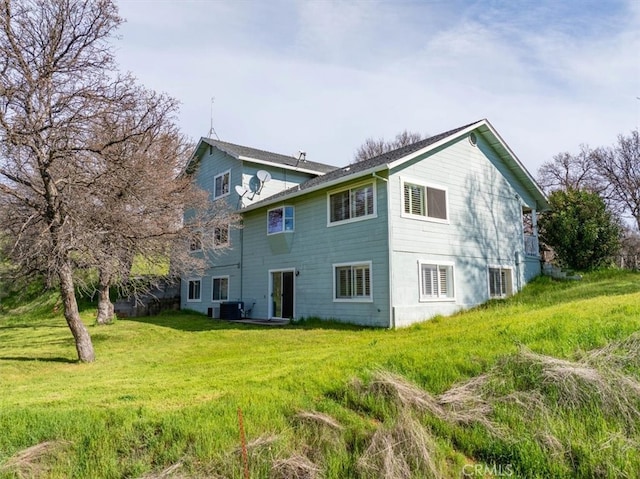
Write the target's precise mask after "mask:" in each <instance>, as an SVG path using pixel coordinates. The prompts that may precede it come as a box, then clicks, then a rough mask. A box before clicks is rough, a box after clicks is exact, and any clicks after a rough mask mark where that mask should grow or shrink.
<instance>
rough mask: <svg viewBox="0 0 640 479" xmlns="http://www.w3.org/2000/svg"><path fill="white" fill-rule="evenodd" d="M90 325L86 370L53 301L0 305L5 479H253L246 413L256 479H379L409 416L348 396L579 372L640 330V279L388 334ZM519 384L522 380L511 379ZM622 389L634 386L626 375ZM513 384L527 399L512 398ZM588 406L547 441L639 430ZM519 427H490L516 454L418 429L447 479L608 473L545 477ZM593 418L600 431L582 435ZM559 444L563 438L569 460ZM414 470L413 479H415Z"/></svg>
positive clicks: (594, 278)
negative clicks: (571, 363) (559, 369)
mask: <svg viewBox="0 0 640 479" xmlns="http://www.w3.org/2000/svg"><path fill="white" fill-rule="evenodd" d="M94 313H95V312H94V310H93V309H92V308H91V306H90V305H86V307H85V309H84V310H83V312H82V314H83V319H84V321H85V323H86V324H87V325H88V326H89V330H90V333H91V335H92V338H93V341H94V346H95V348H96V355H97V361H96V362H95V363H92V364H79V363H77V362H76V361H75V359H76V354H75V348H74V343H73V340H72V337H71V334H70V332H69V330H68V328H67V326H66V324H65V321H64V318H63V317H62V315H61V306H60V303H59V300H58V298H57V296H56V295H55V294H46V295H42V296H40V297H37V298H35V299H32V300H30V301H28V302H24V301H22V302H19V301H17V300H16V299H15V297H11V298H9V299H8V300H7V299H5V300H3V304H2V306H1V309H0V477H55V478H62V477H65V478H66V477H78V478H84V477H96V478H98V477H105V478H112V477H113V478H116V477H143V476H144V475H145V474H146V475H147V476H146V477H153V476H149V474H152V473H154V472H155V473H158V474H159V472H158V471H162V470H165V469H166V468H168V467H170V466H172V465H179V466H180V471H181V472H180V474H182V475H181V476H175V477H244V475H243V462H242V457H241V455H240V454H239V452H238V451H239V448H240V445H241V442H240V433H239V424H238V410H239V409H240V410H241V412H242V415H243V420H244V427H245V434H246V441H247V442H249V443H250V444H249V446H251V443H252V441H253V442H254V443H260V442H261V443H263V445H262V446H261V448H260V449H255V450H251V449H250V451H249V457H250V460H251V461H250V464H249V469H250V472H251V477H287V474H289V477H296V476H293V475H291V474H292V473H288V472H286V471H287V470H286V468H285V469H283V467H284V466H282V462H280V463H278V461H279V460H280V461H282V460H284V459H286V458H290V457H292V456H296V455H298V456H301V457H302V456H304V457H306V458H311V459H314V460H315V463H316V464H319V466H318V467H319V468H320V469H321V473H322V474H323V477H336V478H338V477H353V476H355V475H357V474H360V475H361V477H382V476H380V475H376V473H366V472H362V471H363V469H362V468H359V463H358V458H359V457H360V456H361V455H362V454H363V453H364V452H365V450H366V449H367V447H368V446H369V441H370V440H371V437H372V435H373V434H374V433H375V431H376V430H377V429H378V428H379V426H380V424H387V423H394V424H395V422H396V421H398V417H400V416H398V415H397V413H398V410H397V407H395V406H392V405H391V404H389V403H388V402H385V401H386V400H382V399H375V398H373V399H371V398H369V396H368V393H367V394H365V395H364V396H362V395H361V394H360V393H358V392H357V391H356V390H354V389H353V387H352V383H353V380H354V379H359V380H361V381H363V382H364V383H365V384H367V383H369V382H371V381H372V378H375V377H376V374H378V373H379V372H380V371H385V372H390V373H393V374H395V375H398V376H399V377H402V378H404V379H405V380H406V381H408V382H409V383H410V384H413V385H417V386H418V387H419V388H421V389H422V390H424V391H426V392H427V393H428V394H431V395H434V396H435V395H440V394H443V393H445V392H446V391H447V390H449V389H450V388H451V387H452V386H454V385H457V384H460V383H462V382H464V381H467V380H469V379H471V378H474V377H477V376H479V375H481V374H482V373H486V372H489V371H492V370H495V368H496V365H499V364H502V363H504V362H505V358H511V357H513V355H515V354H517V353H518V351H521V349H522V347H523V346H525V347H526V348H527V350H530V351H533V352H535V353H538V354H541V355H547V356H553V357H555V358H561V359H568V360H574V359H576V358H579V357H581V356H583V355H584V354H586V352H587V351H591V350H594V349H596V348H602V347H604V346H605V345H607V344H609V343H611V342H612V341H621V340H624V339H625V338H628V337H629V336H631V335H632V334H633V333H634V332H636V331H638V330H640V275H639V274H636V273H631V272H617V271H606V272H600V273H593V274H589V275H587V276H586V277H585V278H584V279H583V280H582V281H578V282H556V281H552V280H549V279H547V278H541V279H539V280H537V281H535V282H534V283H533V284H531V285H529V286H528V287H527V288H525V290H524V291H523V292H522V293H520V294H518V295H516V296H514V297H512V298H509V299H508V300H504V301H494V302H490V303H488V304H486V305H483V306H481V307H478V308H476V309H474V310H472V311H468V312H464V313H460V314H458V315H455V316H452V317H447V318H444V317H438V318H435V319H433V320H431V321H428V322H425V323H422V324H420V325H416V326H414V327H411V328H407V329H401V330H395V331H390V330H382V329H367V328H360V327H355V326H348V325H344V324H340V323H337V322H330V321H329V322H321V321H318V320H307V321H303V322H301V323H300V324H295V325H291V326H286V327H268V326H253V325H242V324H235V323H227V322H220V321H214V320H210V319H208V318H206V317H203V316H201V315H198V314H193V313H188V312H180V313H172V314H167V315H161V316H158V317H149V318H136V319H127V320H118V321H116V322H115V323H114V324H113V325H110V326H94V325H93V315H94ZM507 363H508V360H507ZM509 364H510V363H509ZM509 367H511V366H509ZM508 371H509V374H516V376H517V374H519V373H514V371H518V369H517V368H515V369H514V367H511V369H508ZM626 373H628V374H629V375H630V376H629V377H631V378H634V379H638V378H639V377H640V371H639V370H638V368H637V367H635V366H634V365H633V364H631V365H630V366H629V367H627V369H626ZM507 382H508V381H507ZM508 383H509V384H510V385H511V386H509V387H516V386H513V384H515V383H518V381H516V380H512V381H511V382H508ZM512 383H513V384H512ZM494 386H495V387H496V388H502V387H506V386H505V385H504V384H502V383H501V384H500V385H494ZM553 394H555V393H553ZM365 396H366V397H365ZM359 397H361V399H358V398H359ZM579 406H580V407H578V408H577V409H567V410H562V411H560V412H559V413H558V414H562V415H566V417H565V416H562V415H561V416H557V415H547V416H548V419H549V424H548V427H547V429H549V428H551V429H554V428H555V429H557V430H558V431H560V429H563V428H564V429H566V428H567V427H568V428H569V429H571V425H572V424H574V423H575V426H576V428H575V429H581V431H582V432H580V433H579V434H580V435H579V436H578V437H577V438H576V437H574V436H571V435H570V434H573V433H571V432H567V433H566V434H568V436H567V438H568V439H566V441H569V440H570V441H573V442H574V443H575V442H576V441H579V440H584V441H585V442H587V441H589V440H590V439H592V437H590V436H592V435H593V434H594V433H597V434H601V435H602V436H603V437H604V440H603V442H606V440H608V438H609V436H611V437H617V436H615V434H614V433H615V432H616V431H618V430H619V429H621V428H627V429H628V428H629V424H628V422H627V423H622V422H619V421H618V422H616V421H617V420H616V421H613V420H612V421H608V420H607V416H606V414H600V413H598V414H595V415H594V414H591V413H588V412H587V413H585V410H584V408H582V406H581V405H579ZM518 407H519V406H518ZM590 407H591V406H590ZM581 408H582V409H581ZM302 411H314V412H318V413H320V414H326V415H328V416H330V417H332V418H335V419H336V421H338V422H339V423H340V424H342V425H343V426H344V429H341V432H340V433H339V438H338V439H336V438H333V439H332V440H336V441H337V443H339V445H338V446H336V447H337V449H335V450H332V451H327V450H325V449H326V447H328V446H326V444H324V443H322V444H324V445H320V446H319V445H318V444H320V443H319V442H318V441H319V439H318V436H317V434H316V433H310V432H309V431H308V430H305V429H304V428H301V426H300V421H298V420H297V419H296V418H297V417H299V414H300V413H301V412H302ZM518 411H519V409H518V408H517V407H516V406H513V407H511V406H509V405H507V406H504V405H502V406H500V407H498V408H497V409H496V413H495V417H494V418H493V420H496V421H503V422H504V423H505V424H506V425H509V427H511V430H513V431H516V432H517V434H522V437H523V438H524V439H523V441H521V442H522V444H520V445H519V446H518V445H514V444H512V443H517V438H511V440H509V441H506V440H504V439H500V438H495V437H494V436H493V435H492V434H491V433H490V432H487V431H486V430H483V429H481V428H478V427H477V426H473V425H471V426H470V427H466V426H465V427H459V426H458V425H450V424H444V423H443V422H442V421H440V420H439V419H437V418H433V417H431V418H429V417H427V418H425V417H424V416H423V415H419V419H420V421H421V422H422V424H426V427H427V429H428V431H429V432H430V433H431V434H432V435H433V436H434V437H435V444H436V446H434V447H435V452H434V454H433V455H434V456H435V457H437V461H439V464H440V465H439V466H438V470H439V471H440V473H441V474H443V475H445V476H446V475H451V476H454V475H455V476H456V477H460V474H461V473H462V472H465V471H466V472H469V471H475V472H476V473H480V472H483V471H484V472H486V471H487V470H488V471H489V473H491V472H493V475H494V476H495V475H498V474H496V473H497V472H501V471H500V470H496V469H495V465H496V464H498V465H500V464H502V466H504V467H507V466H508V468H507V470H502V472H510V473H512V474H514V473H515V474H516V475H520V476H527V477H545V476H548V475H550V474H551V475H554V474H555V475H556V476H557V477H562V476H563V475H567V474H569V475H575V476H576V477H580V476H581V475H582V477H588V476H589V475H590V473H591V472H593V471H598V470H600V469H597V467H596V466H598V464H595V465H594V466H593V467H592V466H590V464H591V463H590V462H589V461H591V462H594V461H595V463H597V462H598V461H599V456H598V455H597V453H596V452H593V451H590V450H589V449H588V446H585V448H586V449H585V450H581V449H580V450H579V451H578V452H579V453H580V454H586V455H587V457H586V459H585V458H583V459H582V460H580V459H579V458H578V459H576V457H577V455H578V452H575V451H574V450H573V449H572V450H571V451H572V452H571V454H573V455H572V456H571V458H567V457H564V458H560V459H558V461H559V462H557V463H554V462H553V459H547V457H551V456H552V453H551V452H549V451H544V450H542V449H541V448H540V447H539V445H537V443H536V442H535V441H533V440H530V441H529V440H528V439H526V438H527V431H526V429H527V427H526V426H527V423H526V422H522V421H520V419H519V418H518V414H519V413H518ZM554 414H555V413H554ZM586 417H592V418H593V420H594V424H585V418H586ZM565 419H566V421H565ZM536 420H540V418H537V419H536ZM518 421H520V423H519V422H518ZM567 421H568V422H567ZM572 421H573V422H572ZM567 424H568V425H569V426H567ZM578 426H579V427H578ZM632 426H633V427H632V428H631V429H633V430H632V432H631V433H628V432H626V433H624V434H626V435H625V441H622V442H620V441H617V442H616V441H614V442H609V444H613V446H615V447H617V448H620V449H621V451H622V452H620V453H619V455H618V456H616V458H614V463H615V464H616V466H615V468H614V469H611V470H610V472H611V474H617V473H618V472H620V471H622V472H624V473H627V472H629V475H632V474H633V473H634V472H635V471H638V469H636V467H637V464H635V463H633V464H629V463H628V459H627V456H626V455H625V454H626V452H625V451H623V450H624V448H625V447H628V448H630V447H633V446H634V444H635V445H637V443H634V442H633V441H637V440H640V435H638V432H637V430H636V429H634V428H635V427H637V428H638V429H640V423H638V424H632ZM555 429H554V430H555ZM316 432H317V431H316ZM562 434H563V433H562V432H557V434H556V436H557V435H559V438H560V439H559V441H560V442H563V441H565V439H563V436H562ZM620 434H623V432H620ZM554 437H555V436H554ZM301 438H302V439H301ZM303 439H304V440H303ZM514 439H515V441H514ZM627 439H628V440H627ZM527 441H529V442H527ZM45 442H47V443H49V444H51V445H52V446H51V448H50V449H48V450H46V451H45V452H44V453H42V454H39V455H38V454H36V453H34V457H33V458H32V459H31V460H29V459H25V460H24V461H23V462H22V463H18V464H17V465H16V462H17V461H16V454H19V453H20V451H24V450H25V449H27V448H29V447H32V446H36V445H38V444H43V443H45ZM320 442H322V441H320ZM613 446H612V447H613ZM572 447H574V449H575V448H576V447H578V449H579V444H578V445H577V446H572ZM314 448H315V449H314ZM510 448H512V449H510ZM527 448H529V449H531V451H530V452H527V451H528V449H527ZM565 449H566V448H565ZM314 450H315V452H314ZM320 450H321V452H319V451H320ZM564 454H565V456H566V455H567V453H566V451H565V453H564ZM614 454H615V451H614ZM528 458H529V459H528ZM530 458H534V459H535V458H539V460H538V459H535V460H531V459H530ZM536 460H537V461H538V462H537V463H536ZM616 461H617V462H616ZM3 464H4V465H3ZM274 464H275V466H274ZM469 465H473V467H476V466H478V465H482V466H483V467H485V466H486V467H485V469H469V468H468V466H469ZM487 465H492V466H491V467H494V469H493V471H491V468H490V467H489V466H487ZM276 466H277V467H276ZM278 467H280V469H278ZM287 467H290V466H287ZM301 467H302V466H301ZM420 467H421V466H420V465H419V464H418V465H417V466H416V470H418V472H416V473H415V477H422V474H421V473H420V472H419V469H420ZM425 467H426V466H425ZM465 467H466V469H465ZM581 468H582V469H581ZM274 471H275V472H274ZM278 471H279V472H278ZM283 471H284V472H283ZM581 471H582V472H581ZM585 471H586V472H585ZM607 471H608V470H607V469H605V470H604V473H603V475H604V476H605V477H606V476H607V474H608V473H607ZM278 474H280V475H279V476H278ZM367 474H369V475H367ZM157 477H161V476H157ZM162 477H172V476H170V475H168V476H162ZM300 477H302V476H300ZM305 477H313V476H305ZM389 477H391V476H389ZM393 477H402V476H393ZM611 477H614V476H613V475H612V476H611Z"/></svg>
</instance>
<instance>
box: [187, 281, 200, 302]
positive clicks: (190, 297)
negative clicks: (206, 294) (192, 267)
mask: <svg viewBox="0 0 640 479" xmlns="http://www.w3.org/2000/svg"><path fill="white" fill-rule="evenodd" d="M187 284H188V286H187V289H188V291H187V301H200V299H201V296H200V290H201V287H202V281H200V280H199V279H190V280H188V282H187Z"/></svg>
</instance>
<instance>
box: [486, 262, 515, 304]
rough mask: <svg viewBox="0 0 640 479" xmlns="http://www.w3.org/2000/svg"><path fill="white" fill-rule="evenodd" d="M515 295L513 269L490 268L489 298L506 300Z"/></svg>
mask: <svg viewBox="0 0 640 479" xmlns="http://www.w3.org/2000/svg"><path fill="white" fill-rule="evenodd" d="M511 294H513V276H512V270H511V268H500V267H489V296H490V297H492V298H504V297H506V296H510V295H511Z"/></svg>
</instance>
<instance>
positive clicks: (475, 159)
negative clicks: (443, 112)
mask: <svg viewBox="0 0 640 479" xmlns="http://www.w3.org/2000/svg"><path fill="white" fill-rule="evenodd" d="M403 179H404V180H405V181H412V180H414V181H422V182H426V183H429V184H430V185H433V186H435V187H439V186H440V187H443V188H446V190H447V199H448V217H449V218H448V222H446V223H442V222H433V221H427V220H420V219H414V218H408V217H405V216H403V203H402V195H403V191H402V180H403ZM389 185H390V194H391V203H392V205H393V207H392V211H391V224H392V231H393V233H392V235H393V239H392V268H393V275H392V284H393V292H392V295H393V306H394V308H393V313H394V318H395V324H396V325H397V326H403V325H408V324H411V323H413V322H416V321H421V320H424V319H427V318H429V317H432V316H434V315H437V314H451V313H453V312H455V311H457V310H460V309H463V308H468V307H471V306H474V305H477V304H480V303H482V302H484V301H486V300H487V299H489V284H488V274H489V267H496V266H500V267H504V268H510V269H511V271H512V282H513V285H512V288H513V290H514V291H516V290H518V289H520V288H521V287H522V285H523V282H524V274H523V273H524V271H523V268H524V264H523V263H522V258H524V240H523V229H522V228H523V226H522V225H523V223H522V206H523V196H525V195H524V189H522V188H520V187H519V183H518V182H517V180H516V179H515V177H514V175H513V174H512V173H511V172H510V171H509V170H508V169H506V168H505V167H504V165H503V163H502V162H501V161H500V160H499V158H498V157H497V155H496V154H495V152H494V151H493V150H492V149H491V147H490V146H489V145H487V144H486V143H484V140H483V139H482V137H481V136H480V135H478V146H477V147H474V146H472V145H471V144H470V143H469V142H468V141H467V139H466V138H461V139H458V140H457V141H455V142H453V143H452V144H448V145H445V146H443V147H442V148H440V149H439V150H437V151H434V152H431V153H430V154H429V156H427V157H426V158H416V159H415V160H413V161H411V162H408V163H405V164H403V165H402V167H401V168H400V169H398V170H397V171H393V172H392V174H391V175H390V182H389ZM514 185H515V187H514ZM420 261H423V262H431V263H438V262H443V263H453V264H454V282H455V285H454V286H455V298H454V299H447V300H436V301H424V302H420V299H419V284H420V283H419V281H420V278H419V266H418V265H419V262H420ZM527 279H529V278H527Z"/></svg>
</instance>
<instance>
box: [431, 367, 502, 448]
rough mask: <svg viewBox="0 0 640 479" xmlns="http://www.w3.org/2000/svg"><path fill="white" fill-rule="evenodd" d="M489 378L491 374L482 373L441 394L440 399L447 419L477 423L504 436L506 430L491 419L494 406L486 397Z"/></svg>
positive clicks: (449, 420)
mask: <svg viewBox="0 0 640 479" xmlns="http://www.w3.org/2000/svg"><path fill="white" fill-rule="evenodd" d="M489 379H490V377H489V375H487V374H481V375H480V376H476V377H475V378H472V379H470V380H469V381H466V382H464V383H462V384H459V385H457V386H454V387H452V388H450V389H449V390H448V391H446V392H444V393H443V394H441V395H440V396H439V397H438V401H439V403H440V404H441V405H442V406H444V407H445V408H446V411H447V416H446V418H445V419H446V420H447V421H448V422H455V423H458V424H464V425H466V424H472V423H477V424H480V425H482V426H484V427H485V428H486V429H487V430H488V431H489V432H491V433H492V434H494V435H496V436H503V435H504V431H502V429H501V428H500V427H499V426H498V425H497V424H496V423H495V422H494V421H492V420H491V419H490V416H491V415H492V413H493V407H492V406H491V404H490V403H489V402H488V401H487V400H486V399H485V396H486V395H487V394H486V392H485V387H486V384H487V382H488V381H489Z"/></svg>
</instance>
